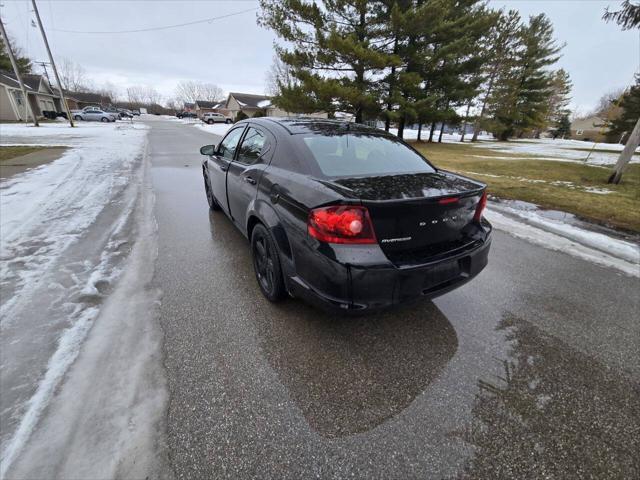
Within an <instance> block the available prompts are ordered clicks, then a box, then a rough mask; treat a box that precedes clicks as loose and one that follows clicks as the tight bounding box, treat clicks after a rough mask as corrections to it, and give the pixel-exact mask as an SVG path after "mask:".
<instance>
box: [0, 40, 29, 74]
mask: <svg viewBox="0 0 640 480" xmlns="http://www.w3.org/2000/svg"><path fill="white" fill-rule="evenodd" d="M11 43H13V41H11ZM13 53H14V55H15V56H16V63H17V64H18V70H20V73H22V74H25V73H31V69H32V65H31V59H29V58H28V57H23V56H22V54H21V51H20V49H19V48H16V47H15V45H14V47H13ZM0 70H4V71H7V72H13V66H12V65H11V59H10V58H9V52H8V51H7V46H6V45H5V43H4V39H3V38H0Z"/></svg>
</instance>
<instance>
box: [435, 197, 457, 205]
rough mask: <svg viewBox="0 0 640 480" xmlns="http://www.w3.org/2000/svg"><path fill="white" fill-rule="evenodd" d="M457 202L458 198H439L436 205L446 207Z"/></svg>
mask: <svg viewBox="0 0 640 480" xmlns="http://www.w3.org/2000/svg"><path fill="white" fill-rule="evenodd" d="M458 200H459V198H458V197H447V198H441V199H440V200H438V203H439V204H440V205H448V204H449V203H456V202H457V201H458Z"/></svg>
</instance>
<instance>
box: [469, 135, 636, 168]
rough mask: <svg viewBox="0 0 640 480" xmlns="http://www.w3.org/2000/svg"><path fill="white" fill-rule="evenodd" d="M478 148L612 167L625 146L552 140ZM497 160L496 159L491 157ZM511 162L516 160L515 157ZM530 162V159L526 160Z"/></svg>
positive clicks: (633, 160)
mask: <svg viewBox="0 0 640 480" xmlns="http://www.w3.org/2000/svg"><path fill="white" fill-rule="evenodd" d="M475 146H476V147H477V148H490V149H492V150H497V151H499V152H508V153H516V154H518V153H520V154H526V155H535V156H536V157H539V158H541V159H544V160H561V161H572V162H577V163H586V164H588V165H612V164H614V163H616V161H617V160H618V156H619V155H620V152H621V151H622V149H623V148H624V145H618V144H611V143H598V144H594V143H593V142H583V141H580V140H561V139H557V140H553V139H550V138H540V139H526V140H510V141H508V142H495V141H490V142H480V143H477V144H476V145H475ZM594 146H595V150H607V152H598V151H594V152H591V153H590V152H588V151H584V150H582V149H589V150H590V149H592V148H594ZM491 158H495V157H491ZM506 159H509V160H515V159H514V158H513V157H511V158H509V157H506ZM524 159H527V160H530V158H526V157H525V158H524ZM631 162H632V163H639V162H640V157H639V156H637V155H635V156H634V157H633V159H632V160H631Z"/></svg>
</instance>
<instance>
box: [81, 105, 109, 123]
mask: <svg viewBox="0 0 640 480" xmlns="http://www.w3.org/2000/svg"><path fill="white" fill-rule="evenodd" d="M71 115H72V116H73V119H74V120H84V121H87V122H115V121H116V116H115V115H114V114H113V113H109V112H105V111H104V110H100V109H99V108H96V107H86V108H84V109H83V110H72V111H71Z"/></svg>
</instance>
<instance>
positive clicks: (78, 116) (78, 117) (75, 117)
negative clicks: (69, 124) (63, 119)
mask: <svg viewBox="0 0 640 480" xmlns="http://www.w3.org/2000/svg"><path fill="white" fill-rule="evenodd" d="M73 119H74V120H82V117H81V116H80V115H75V116H74V117H73Z"/></svg>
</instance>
